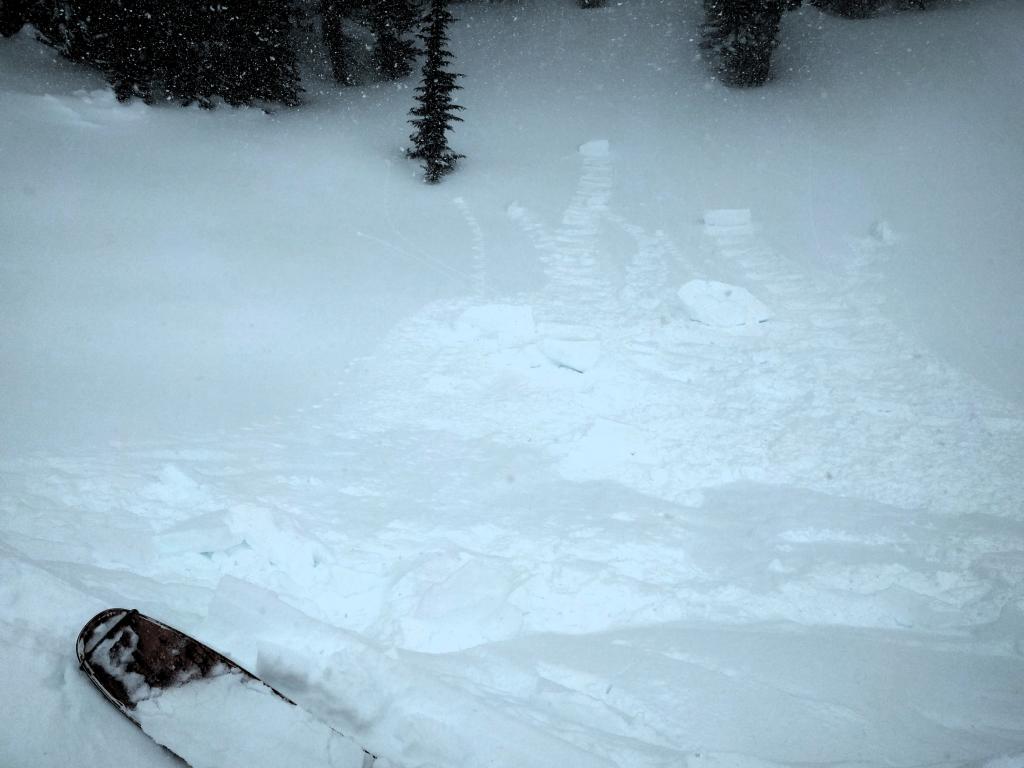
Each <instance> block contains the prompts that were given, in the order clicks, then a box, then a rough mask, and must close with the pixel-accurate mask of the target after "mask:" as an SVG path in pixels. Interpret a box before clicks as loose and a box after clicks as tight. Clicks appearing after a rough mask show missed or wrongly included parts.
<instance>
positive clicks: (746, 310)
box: [679, 280, 772, 328]
mask: <svg viewBox="0 0 1024 768" xmlns="http://www.w3.org/2000/svg"><path fill="white" fill-rule="evenodd" d="M679 298H680V300H681V301H682V302H683V307H685V309H686V312H687V315H688V316H689V318H690V319H691V320H694V321H695V322H698V323H703V324H704V325H710V326H712V327H713V328H756V327H757V325H758V324H760V323H763V322H765V321H766V320H769V319H771V317H772V313H771V310H769V309H768V307H766V306H765V305H764V304H762V303H761V301H760V300H759V299H757V298H756V297H755V296H754V295H753V294H752V293H750V291H748V290H747V289H746V288H741V287H740V286H738V285H729V284H728V283H719V282H717V281H716V280H691V281H690V282H688V283H687V284H686V285H684V286H683V287H682V288H680V289H679Z"/></svg>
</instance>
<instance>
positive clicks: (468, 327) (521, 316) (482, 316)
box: [455, 304, 537, 344]
mask: <svg viewBox="0 0 1024 768" xmlns="http://www.w3.org/2000/svg"><path fill="white" fill-rule="evenodd" d="M455 329H456V331H457V332H458V333H459V335H460V336H462V337H463V338H477V337H488V338H496V339H500V340H501V341H502V342H505V343H508V344H515V343H526V342H529V341H532V340H533V339H534V337H535V336H536V334H537V330H536V327H535V325H534V322H533V307H530V306H528V305H520V304H486V305H482V306H477V307H470V308H469V309H467V310H466V311H465V312H463V313H462V315H461V316H460V317H459V319H458V320H457V321H456V323H455Z"/></svg>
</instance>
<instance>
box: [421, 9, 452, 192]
mask: <svg viewBox="0 0 1024 768" xmlns="http://www.w3.org/2000/svg"><path fill="white" fill-rule="evenodd" d="M452 21H454V19H453V18H452V15H451V14H450V13H449V12H448V0H431V2H430V10H429V11H428V12H427V16H426V19H425V20H424V30H423V32H421V33H420V34H419V35H418V37H419V39H420V40H422V41H423V44H424V46H425V50H426V54H427V57H426V60H425V61H424V63H423V76H422V79H421V80H420V84H419V86H417V88H416V101H417V106H415V107H413V109H412V110H411V111H410V114H411V115H412V116H413V119H412V120H410V121H409V122H410V123H412V125H413V126H414V127H415V129H416V130H415V131H414V132H413V134H412V135H411V136H410V137H409V139H410V140H411V141H412V144H413V146H412V149H411V150H409V151H408V155H409V157H412V158H415V159H418V160H422V161H423V169H424V171H425V174H424V178H425V179H426V180H427V181H428V182H430V183H431V184H433V183H436V182H438V181H440V179H441V177H442V176H444V175H445V174H446V173H450V172H451V171H452V170H454V168H455V164H456V162H457V161H458V160H459V159H460V158H462V157H465V155H460V154H458V153H456V152H454V151H452V149H451V148H450V147H449V146H448V137H447V135H446V134H447V132H448V131H449V130H450V129H451V127H452V123H453V122H456V121H457V122H461V121H462V118H461V117H459V116H458V115H456V114H455V112H456V111H458V110H461V109H462V106H460V105H459V104H455V103H454V101H453V100H452V94H453V93H454V92H455V91H457V90H459V89H460V88H461V87H462V86H460V85H457V84H456V83H455V80H456V79H457V78H459V77H462V75H460V74H457V73H455V72H449V71H448V70H446V69H445V67H446V66H447V65H448V64H449V63H450V62H451V60H452V59H453V58H454V56H452V54H451V52H450V51H449V50H448V24H449V23H450V22H452Z"/></svg>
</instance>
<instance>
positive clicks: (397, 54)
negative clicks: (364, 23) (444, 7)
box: [368, 0, 420, 80]
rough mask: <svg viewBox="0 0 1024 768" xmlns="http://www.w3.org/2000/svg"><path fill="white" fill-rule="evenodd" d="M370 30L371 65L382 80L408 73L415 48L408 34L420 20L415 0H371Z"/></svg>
mask: <svg viewBox="0 0 1024 768" xmlns="http://www.w3.org/2000/svg"><path fill="white" fill-rule="evenodd" d="M368 16H369V22H370V29H371V31H372V32H373V36H374V38H375V39H376V42H375V44H374V48H373V60H372V66H373V69H374V71H375V72H376V73H377V75H378V76H379V77H381V78H384V79H386V80H398V79H400V78H403V77H406V76H407V75H409V74H411V73H412V68H413V63H414V62H415V61H416V55H417V54H418V53H419V49H417V47H416V43H415V42H414V41H413V40H412V39H411V36H412V35H413V33H414V32H415V31H416V27H417V24H418V22H419V19H420V8H419V3H418V2H416V0H373V2H372V3H371V5H370V6H369V14H368Z"/></svg>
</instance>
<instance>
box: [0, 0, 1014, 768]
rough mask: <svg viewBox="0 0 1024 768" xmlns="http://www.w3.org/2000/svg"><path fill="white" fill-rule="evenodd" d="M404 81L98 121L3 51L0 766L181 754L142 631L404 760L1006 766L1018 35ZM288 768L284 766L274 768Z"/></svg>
mask: <svg viewBox="0 0 1024 768" xmlns="http://www.w3.org/2000/svg"><path fill="white" fill-rule="evenodd" d="M458 10H459V15H460V17H461V21H460V22H459V24H458V26H457V28H456V29H455V30H453V41H454V46H455V50H456V53H457V56H458V68H459V70H460V71H462V72H464V73H465V74H466V79H465V85H466V89H465V90H464V91H463V92H462V93H461V97H460V98H461V99H462V101H463V103H464V104H465V105H466V108H467V109H466V113H465V117H466V122H465V124H464V125H461V126H460V127H459V130H458V131H457V132H456V135H455V137H454V144H455V148H456V149H457V150H458V151H461V152H465V153H466V154H467V155H468V158H467V161H466V162H465V163H464V164H463V165H462V166H460V170H459V171H458V172H457V173H456V174H455V175H453V176H451V177H450V178H448V179H447V180H446V181H445V182H444V183H443V184H442V185H440V186H438V187H427V186H426V185H423V184H422V183H421V182H420V181H419V177H418V174H419V169H418V168H417V167H416V166H415V165H414V164H412V163H409V162H407V161H406V160H404V159H403V158H402V157H401V153H400V149H401V147H402V145H403V143H404V137H405V135H406V133H407V126H406V125H405V124H404V122H403V121H404V119H405V112H406V110H407V109H408V106H409V102H410V97H411V92H410V90H409V87H408V84H404V85H403V86H401V87H390V86H389V87H380V88H373V87H367V88H360V89H347V90H341V91H338V90H336V89H334V88H331V87H329V86H328V85H327V84H321V85H317V84H315V83H313V84H307V85H311V89H310V90H311V93H310V94H309V95H310V103H309V104H308V105H307V106H306V107H304V108H303V109H302V110H299V111H295V112H287V111H286V112H279V113H276V114H273V115H264V114H263V113H261V112H258V111H254V110H218V111H217V112H215V113H213V114H207V113H201V112H199V111H197V110H181V109H175V108H146V107H143V106H141V105H132V106H128V107H123V106H119V105H117V104H116V103H115V102H114V100H113V97H112V96H111V95H110V94H109V93H108V92H107V91H106V90H105V89H104V88H103V84H102V83H101V82H100V81H99V79H98V78H97V77H96V76H95V75H94V74H91V73H88V72H85V71H82V70H80V69H78V68H76V67H73V66H70V65H69V64H67V63H66V62H60V61H57V60H55V59H54V57H53V54H52V52H50V51H49V50H47V49H45V48H42V47H40V46H38V45H37V44H36V43H35V42H33V41H32V40H31V38H30V36H28V35H26V34H22V35H20V36H19V37H17V38H16V39H14V40H7V41H0V114H2V115H3V116H4V120H3V124H2V125H0V194H2V199H3V206H2V208H0V230H2V232H3V235H2V242H0V249H3V252H2V258H0V312H2V314H3V323H2V324H0V387H2V391H3V394H4V397H3V398H0V430H2V431H0V434H2V437H0V457H2V459H0V605H2V606H3V607H4V610H3V612H2V614H0V641H2V642H3V653H0V680H2V681H3V682H2V692H3V695H2V696H0V765H3V766H8V765H10V766H18V767H20V766H67V765H97V764H107V763H110V764H128V765H135V766H156V765H172V764H173V763H172V761H171V759H170V758H169V757H168V755H167V754H166V753H164V752H162V751H161V750H160V749H159V748H158V747H157V746H156V745H155V744H154V743H153V742H151V741H150V740H149V739H147V738H146V737H145V736H144V735H143V734H142V733H140V732H139V731H138V730H137V729H134V728H133V727H132V726H131V725H130V724H129V723H128V722H127V721H126V720H124V718H122V717H121V716H120V715H119V714H118V713H117V712H116V711H115V710H114V709H113V708H112V707H109V706H108V705H106V704H105V703H104V702H103V701H102V699H100V697H99V696H98V695H97V694H96V693H95V692H94V691H92V690H91V689H90V688H89V685H88V683H87V681H85V679H84V678H83V676H82V675H80V674H79V673H78V671H77V670H76V669H75V662H74V638H75V636H76V634H77V632H78V629H79V628H80V627H81V625H82V624H83V623H84V622H85V621H86V620H87V619H88V618H89V617H90V616H92V615H93V614H94V613H96V612H97V611H98V610H99V609H101V608H104V607H109V606H112V605H118V606H120V605H124V606H130V607H138V608H139V609H141V610H143V611H144V612H146V613H148V614H150V615H153V616H155V617H158V618H160V619H162V620H165V621H168V622H169V623H172V624H174V625H175V626H179V627H181V628H182V629H184V630H186V631H189V632H191V633H192V634H194V635H196V636H197V637H199V638H201V639H202V640H203V641H205V642H207V643H209V644H211V645H213V646H214V647H216V648H218V649H219V650H221V651H223V652H225V653H227V654H228V655H229V656H231V657H232V658H234V659H236V660H237V661H238V662H239V663H241V664H243V665H245V666H247V667H249V668H251V669H253V670H254V671H257V672H258V673H259V674H260V675H261V676H263V677H264V679H266V680H267V682H269V683H270V684H271V685H273V686H275V687H276V688H278V689H280V690H282V691H283V692H284V693H286V694H287V695H289V696H290V697H292V698H293V699H295V700H296V701H298V702H299V703H300V704H302V705H303V706H304V707H305V708H306V709H308V710H309V711H310V712H312V713H313V714H314V715H316V716H317V717H319V718H321V719H322V720H323V721H324V722H326V723H328V724H330V725H332V726H333V727H335V728H337V729H338V730H340V731H341V732H343V733H345V734H348V735H351V736H352V737H353V738H355V739H356V740H357V741H358V742H359V743H361V744H363V745H364V746H366V748H368V749H370V750H371V751H373V752H375V753H376V754H379V755H380V756H381V758H380V764H381V765H383V766H388V765H393V766H400V767H401V768H414V767H415V766H470V765H474V766H475V765H494V766H506V765H507V766H517V767H524V766H538V768H539V767H540V766H552V765H564V766H570V765H571V766H591V765H592V766H611V765H617V766H623V767H625V766H629V767H630V768H632V767H633V766H637V767H640V766H652V767H653V766H678V765H687V766H691V768H694V767H696V766H742V767H744V768H753V767H754V766H766V765H773V764H785V765H794V764H798V763H802V764H807V763H814V764H821V763H833V764H834V763H847V764H862V765H883V764H885V765H900V766H923V765H926V764H927V765H982V764H984V765H988V766H990V768H996V767H997V766H998V768H1008V767H1009V766H1020V765H1022V764H1024V659H1022V656H1024V613H1022V609H1024V474H1022V473H1021V471H1020V469H1019V468H1020V466H1021V463H1022V460H1024V399H1022V397H1021V392H1022V391H1024V390H1022V389H1021V387H1020V384H1021V382H1022V381H1024V346H1022V345H1024V325H1022V322H1024V321H1022V319H1021V318H1022V316H1021V313H1020V312H1019V296H1020V295H1021V293H1022V291H1024V257H1022V256H1024V254H1022V249H1021V243H1022V242H1024V221H1022V220H1021V218H1020V216H1019V201H1020V200H1021V199H1024V181H1022V179H1024V148H1022V146H1021V142H1020V137H1019V130H1017V128H1018V127H1019V125H1021V124H1022V118H1024V95H1022V94H1024V91H1022V90H1021V88H1020V83H1021V78H1022V74H1024V59H1022V57H1021V52H1020V50H1021V49H1020V46H1019V39H1018V38H1019V33H1018V32H1017V30H1020V29H1021V28H1024V6H1021V5H1020V4H1019V3H1016V2H1011V1H1010V0H989V1H986V0H975V1H974V2H962V3H957V2H939V3H937V4H936V7H935V8H934V9H933V10H931V11H929V12H927V13H900V14H886V15H883V16H882V17H880V18H878V19H874V20H871V21H866V22H844V21H842V20H838V19H834V18H831V17H827V16H824V15H822V14H820V13H819V12H817V11H815V10H813V9H805V10H803V11H801V12H799V13H795V14H790V15H789V16H788V17H787V19H786V22H785V29H784V34H785V40H786V45H785V46H784V47H783V48H782V49H780V51H779V53H778V57H777V64H778V69H779V76H778V78H777V79H776V80H775V81H774V82H773V83H771V84H770V85H769V86H768V87H766V88H764V89H760V90H753V91H736V90H727V89H724V88H722V87H721V86H720V85H719V84H717V83H715V82H714V81H712V80H709V79H708V76H707V73H706V71H705V70H704V69H703V66H702V64H701V62H699V61H698V60H696V58H695V50H696V49H695V47H694V46H693V45H692V43H690V42H689V41H688V38H689V37H692V36H693V35H694V34H695V33H696V27H697V23H698V21H699V13H698V9H697V8H696V4H694V7H690V6H689V5H684V7H682V8H676V7H675V6H674V5H673V4H669V3H665V4H661V3H654V2H642V1H640V0H636V1H632V0H631V1H630V2H624V3H622V4H619V5H612V6H610V7H608V8H605V9H601V10H598V11H591V12H584V11H580V10H577V9H576V8H574V7H573V4H572V3H565V4H549V3H539V2H538V3H525V4H490V5H479V6H476V5H464V6H459V9H458ZM275 764H279V763H275Z"/></svg>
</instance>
